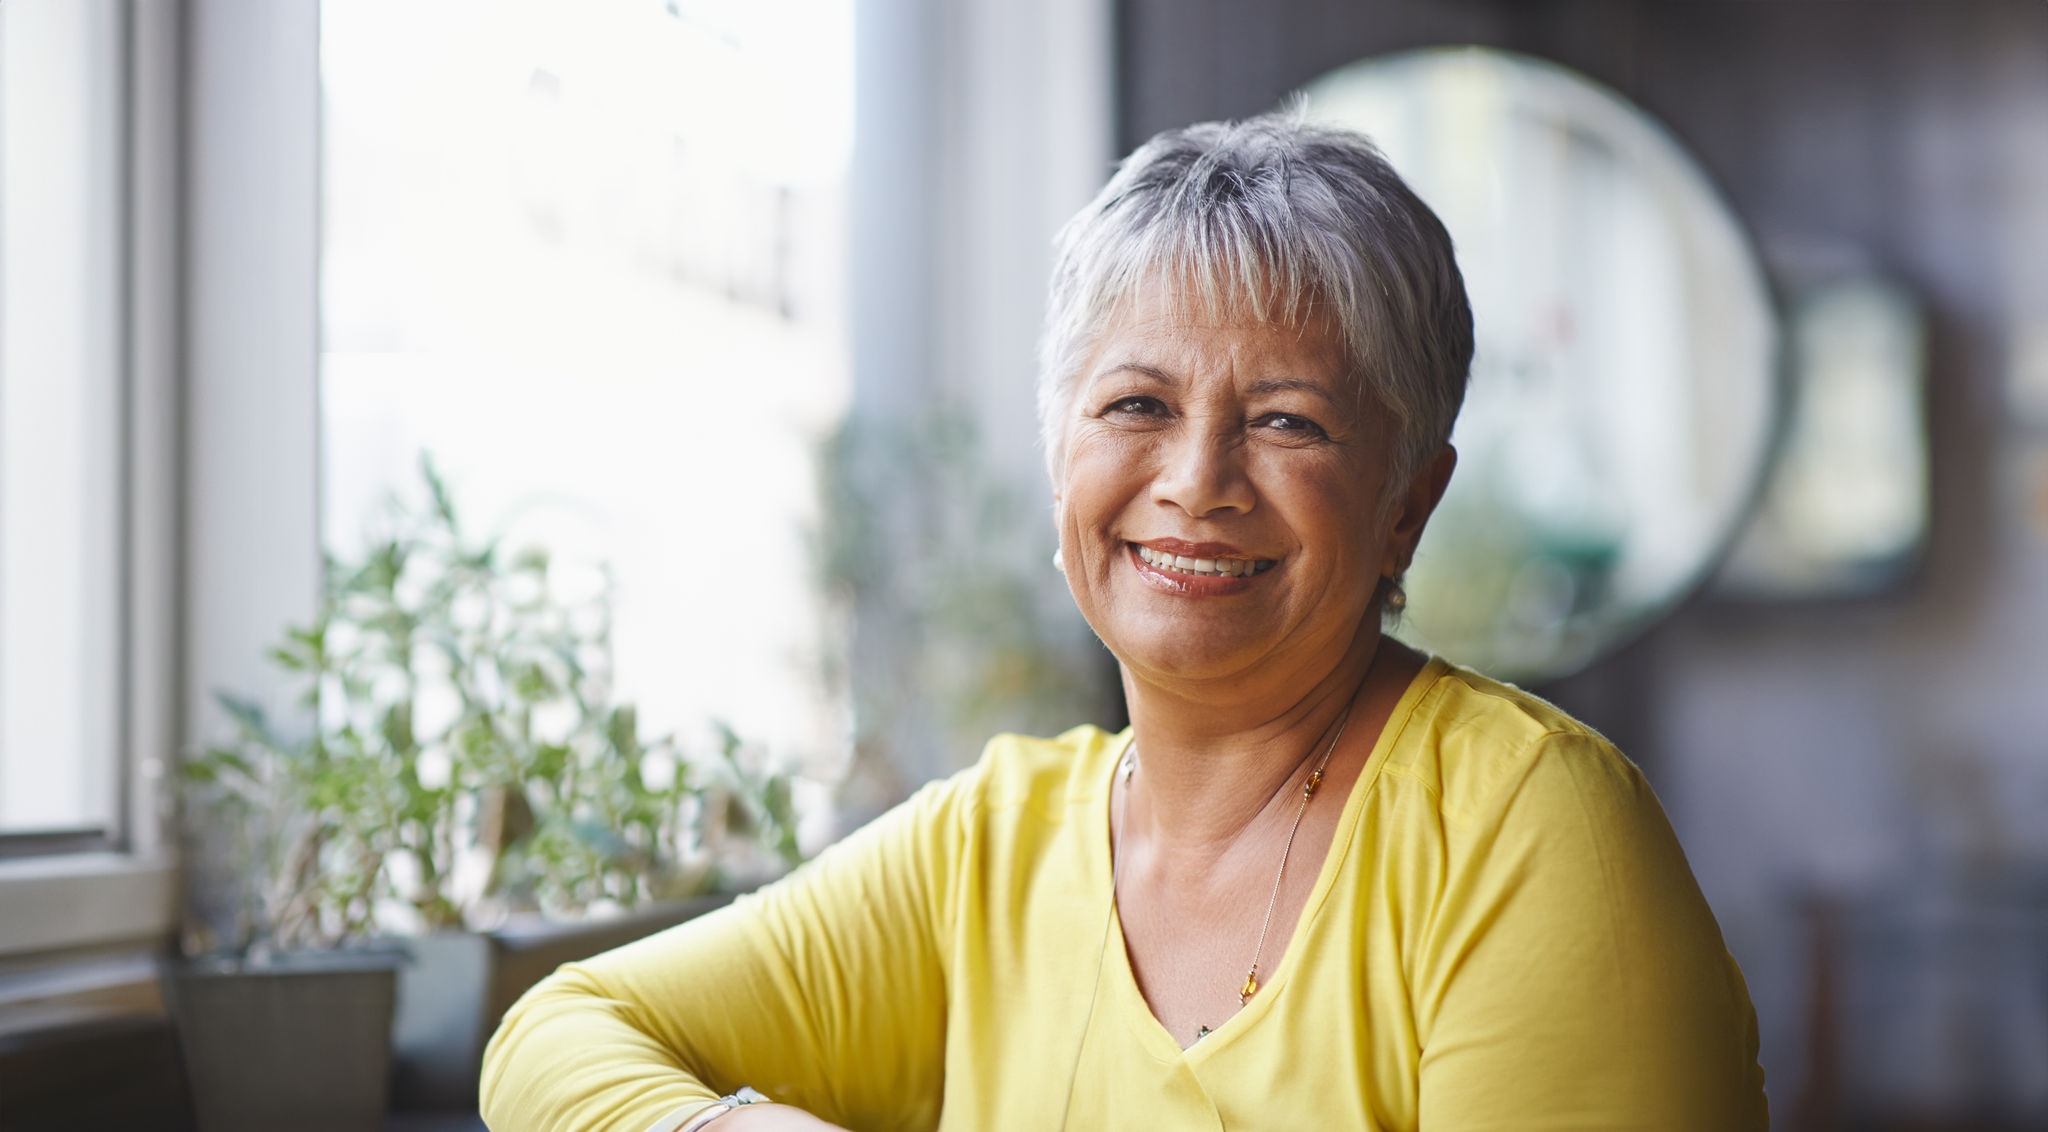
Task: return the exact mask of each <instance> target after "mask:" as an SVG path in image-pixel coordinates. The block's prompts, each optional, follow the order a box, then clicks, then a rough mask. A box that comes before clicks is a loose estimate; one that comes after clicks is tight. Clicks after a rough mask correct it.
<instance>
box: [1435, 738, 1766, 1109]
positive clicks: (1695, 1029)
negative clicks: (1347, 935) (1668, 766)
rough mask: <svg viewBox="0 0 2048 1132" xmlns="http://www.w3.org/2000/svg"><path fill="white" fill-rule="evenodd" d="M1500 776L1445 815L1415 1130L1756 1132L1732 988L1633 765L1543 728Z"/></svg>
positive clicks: (1672, 840) (1736, 989)
mask: <svg viewBox="0 0 2048 1132" xmlns="http://www.w3.org/2000/svg"><path fill="white" fill-rule="evenodd" d="M1503 778H1504V781H1502V782H1500V783H1498V784H1495V785H1493V786H1491V787H1489V788H1488V790H1487V791H1485V792H1484V793H1485V797H1484V799H1483V800H1482V801H1481V802H1480V803H1479V804H1477V805H1476V806H1475V807H1473V812H1471V813H1468V814H1458V815H1453V814H1451V813H1448V812H1447V813H1446V815H1445V819H1446V820H1445V824H1446V830H1447V841H1448V844H1449V845H1451V846H1452V847H1453V849H1454V852H1453V853H1452V855H1451V858H1450V860H1449V862H1448V863H1447V865H1446V867H1445V869H1444V873H1443V878H1442V895H1441V897H1440V899H1439V902H1438V904H1437V909H1436V912H1435V916H1436V919H1435V922H1434V923H1432V924H1431V925H1430V926H1429V935H1428V945H1427V948H1426V953H1425V956H1424V960H1423V963H1422V969H1421V971H1420V972H1418V974H1419V978H1418V980H1417V985H1416V986H1415V994H1416V1014H1417V1019H1418V1024H1419V1036H1420V1039H1421V1041H1422V1044H1423V1050H1422V1062H1421V1098H1420V1103H1421V1108H1420V1112H1421V1126H1422V1128H1423V1129H1424V1130H1425V1132H1439V1130H1456V1132H1480V1130H1494V1129H1499V1130H1503V1132H1505V1130H1508V1129H1514V1130H1516V1132H1537V1130H1552V1129H1556V1130H1562V1129H1574V1130H1601V1132H1607V1130H1621V1129H1632V1130H1633V1129H1643V1130H1649V1129H1656V1130H1659V1132H1684V1130H1697V1132H1742V1130H1755V1132H1763V1129H1765V1128H1766V1127H1767V1126H1768V1118H1767V1116H1766V1114H1765V1109H1764V1097H1763V1075H1762V1070H1760V1069H1759V1068H1758V1067H1757V1061H1756V1053H1757V1035H1756V1018H1755V1015H1754V1013H1753V1012H1752V1010H1751V1008H1750V1004H1749V996H1748V992H1747V991H1746V990H1745V988H1744V986H1743V983H1742V975H1741V972H1740V971H1738V970H1737V969H1736V967H1735V963H1734V960H1733V959H1732V958H1731V957H1730V956H1729V955H1728V952H1727V949H1726V947H1725V946H1724V945H1723V943H1722V941H1721V933H1720V929H1719V927H1718V926H1716V924H1715V923H1714V916H1713V913H1712V911H1710V910H1709V909H1708V907H1707V904H1706V901H1705V899H1704V898H1703V897H1702V896H1701V895H1700V891H1699V886H1698V884H1697V883H1696V882H1695V881H1694V880H1693V876H1692V870H1691V869H1690V868H1689V867H1688V866H1687V864H1686V862H1685V855H1684V853H1683V851H1681V850H1680V848H1679V846H1678V841H1677V839H1676V837H1674V836H1673V834H1672V832H1671V827H1670V824H1669V823H1668V822H1667V821H1666V820H1665V817H1664V811H1663V809H1662V808H1661V807H1660V806H1659V805H1658V804H1657V800H1656V797H1655V796H1654V795H1653V794H1652V793H1651V792H1650V788H1649V786H1648V785H1647V784H1646V783H1644V782H1643V779H1642V776H1641V774H1640V773H1639V772H1638V771H1637V770H1636V769H1635V767H1634V766H1632V765H1630V764H1629V763H1628V762H1627V760H1625V759H1623V758H1622V757H1621V756H1620V755H1619V754H1618V753H1617V752H1615V751H1614V750H1613V748H1611V747H1609V746H1607V745H1606V744H1605V743H1604V742H1603V741H1601V740H1599V739H1598V738H1597V737H1594V736H1590V735H1579V734H1570V733H1559V734H1551V735H1547V736H1544V737H1543V739H1541V740H1539V743H1538V747H1537V749H1536V750H1535V751H1533V752H1530V756H1529V757H1527V758H1525V759H1522V760H1520V761H1519V762H1517V763H1516V764H1514V769H1513V770H1512V771H1511V772H1510V773H1508V774H1506V775H1504V776H1503Z"/></svg>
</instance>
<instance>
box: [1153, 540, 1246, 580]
mask: <svg viewBox="0 0 2048 1132" xmlns="http://www.w3.org/2000/svg"><path fill="white" fill-rule="evenodd" d="M1138 557H1140V558H1142V559H1144V560H1145V561H1146V562H1147V563H1148V564H1150V565H1152V566H1154V567H1157V568H1158V569H1161V570H1172V571H1174V572H1176V573H1180V574H1197V575H1203V576H1207V577H1224V578H1247V577H1250V576H1251V575H1253V574H1259V573H1263V572H1265V571H1267V570H1270V569H1272V567H1273V560H1272V559H1269V558H1260V559H1257V560H1253V559H1248V558H1182V557H1180V556H1179V555H1174V554H1167V553H1165V552H1163V551H1158V550H1153V549H1152V548H1151V547H1149V546H1144V545H1139V546H1138Z"/></svg>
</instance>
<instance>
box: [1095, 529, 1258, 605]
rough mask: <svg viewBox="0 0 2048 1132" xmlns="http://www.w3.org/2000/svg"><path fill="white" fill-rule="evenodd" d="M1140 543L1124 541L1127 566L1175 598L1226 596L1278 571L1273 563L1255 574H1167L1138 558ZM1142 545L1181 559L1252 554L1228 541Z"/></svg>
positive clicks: (1165, 541) (1160, 541)
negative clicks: (1269, 567) (1232, 575)
mask: <svg viewBox="0 0 2048 1132" xmlns="http://www.w3.org/2000/svg"><path fill="white" fill-rule="evenodd" d="M1140 545H1141V544H1139V543H1135V542H1126V543H1124V557H1125V558H1126V559H1127V560H1129V562H1130V564H1131V568H1132V569H1133V570H1136V571H1137V573H1138V577H1139V578H1140V579H1141V580H1142V581H1144V582H1145V584H1146V585H1148V586H1151V587H1152V588H1153V589H1156V590H1160V591H1162V592H1164V593H1169V594H1173V595H1174V596H1176V597H1230V596H1233V595H1235V594H1241V593H1245V592H1247V591H1249V590H1251V589H1252V588H1254V587H1256V586H1257V585H1259V583H1260V582H1261V581H1263V580H1264V579H1266V578H1270V577H1272V576H1273V575H1274V574H1275V573H1278V572H1279V564H1278V563H1277V562H1276V563H1275V564H1274V566H1273V567H1272V568H1271V569H1268V570H1265V571H1263V572H1261V573H1258V574H1248V575H1243V576H1240V577H1225V576H1223V575H1221V574H1218V575H1215V576H1213V577H1210V576H1203V575H1196V574H1169V573H1167V572H1166V571H1164V570H1161V569H1159V568H1158V567H1156V566H1154V565H1152V564H1151V563H1150V562H1147V561H1145V560H1144V559H1143V558H1140V557H1138V547H1139V546H1140ZM1142 545H1144V546H1145V547H1147V548H1149V549H1152V550H1157V551H1161V552H1164V553H1167V554H1173V555H1178V556H1180V557H1183V558H1250V557H1252V556H1251V555H1249V554H1246V553H1244V552H1243V551H1241V550H1238V549H1237V548H1236V547H1233V546H1231V545H1230V544H1228V543H1221V542H1185V541H1183V540H1181V539H1170V538H1169V539H1147V540H1145V542H1144V543H1143V544H1142Z"/></svg>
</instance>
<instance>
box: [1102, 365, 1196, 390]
mask: <svg viewBox="0 0 2048 1132" xmlns="http://www.w3.org/2000/svg"><path fill="white" fill-rule="evenodd" d="M1113 373H1135V374H1138V375H1139V376H1141V377H1149V378H1151V379H1152V380H1153V381H1155V382H1157V383H1158V384H1160V385H1179V384H1180V378H1178V377H1175V376H1174V375H1173V374H1170V373H1168V372H1166V371H1165V370H1163V369H1160V368H1158V367H1157V366H1148V365H1146V364H1145V363H1144V362H1118V363H1117V364H1115V365H1113V366H1110V367H1108V368H1106V369H1103V370H1101V371H1100V372H1098V373H1097V374H1096V375H1095V376H1094V377H1091V378H1089V379H1088V381H1089V383H1090V384H1093V383H1095V382H1098V381H1101V380H1102V379H1103V378H1105V377H1108V376H1109V375H1110V374H1113Z"/></svg>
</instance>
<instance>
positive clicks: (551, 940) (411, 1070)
mask: <svg viewBox="0 0 2048 1132" xmlns="http://www.w3.org/2000/svg"><path fill="white" fill-rule="evenodd" d="M731 902H732V895H731V894H730V893H717V894H713V895H708V896H699V897H696V898H694V899H691V900H682V901H677V902H675V903H673V904H662V905H657V906H655V907H653V908H649V909H646V910H645V911H641V912H636V913H633V914H631V915H627V916H620V917H618V918H616V919H610V920H597V921H589V922H584V923H571V924H563V923H554V922H551V921H544V920H537V921H530V922H520V923H515V924H511V925H507V926H506V927H503V928H499V929H497V930H495V931H491V932H483V933H470V932H450V933H447V934H444V935H434V936H426V937H423V938H420V939H412V940H407V941H404V943H403V944H402V946H403V947H404V948H405V950H406V951H407V952H408V953H409V954H410V956H411V962H410V963H408V964H407V965H406V966H405V967H404V968H402V969H401V970H400V971H399V975H398V1013H397V1021H396V1024H395V1026H394V1028H393V1039H392V1043H393V1051H392V1052H393V1062H392V1072H391V1089H392V1091H391V1104H392V1108H393V1109H395V1110H397V1111H399V1112H451V1111H471V1112H474V1111H475V1109H476V1094H477V1083H478V1078H479V1076H480V1074H481V1071H482V1067H483V1054H484V1046H485V1044H486V1043H488V1042H489V1041H490V1040H491V1034H492V1033H494V1032H496V1030H497V1028H498V1023H499V1021H500V1020H502V1019H503V1018H504V1017H505V1012H506V1011H507V1010H510V1009H511V1008H512V1004H513V1003H514V1002H517V1001H518V1000H519V996H520V995H522V994H525V993H526V991H527V989H528V988H530V987H532V986H533V984H535V983H537V982H539V981H541V980H542V979H544V978H546V977H547V976H548V975H549V974H551V973H553V971H554V969H555V968H557V967H559V966H561V965H562V964H564V963H572V962H574V961H576V960H578V959H588V958H590V957H591V956H593V955H596V954H598V953H599V952H604V951H610V950H611V949H612V948H614V947H621V946H624V945H625V944H628V943H631V942H633V941H634V940H636V939H640V938H642V937H643V936H648V935H652V934H654V933H655V932H658V931H661V930H662V929H663V928H668V927H673V926H675V925H676V924H680V923H682V922H683V921H685V920H691V919H695V918H696V917H698V916H701V915H703V914H704V913H706V912H709V911H712V910H713V909H716V908H722V907H724V906H725V905H726V904H729V903H731Z"/></svg>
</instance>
